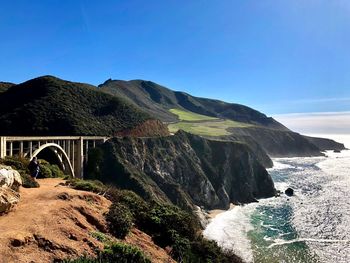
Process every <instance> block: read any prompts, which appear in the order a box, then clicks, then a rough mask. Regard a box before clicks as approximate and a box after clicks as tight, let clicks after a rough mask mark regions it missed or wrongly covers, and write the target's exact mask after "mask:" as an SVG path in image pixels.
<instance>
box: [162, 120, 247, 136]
mask: <svg viewBox="0 0 350 263" xmlns="http://www.w3.org/2000/svg"><path fill="white" fill-rule="evenodd" d="M251 126H253V125H250V124H246V123H242V122H237V121H231V120H219V121H217V120H216V121H206V122H203V121H201V122H178V123H173V124H170V125H169V126H168V128H169V131H170V132H172V133H175V132H176V131H178V130H179V129H181V130H184V131H187V132H190V133H193V134H197V135H203V136H223V135H230V134H231V133H230V132H229V131H227V129H228V128H246V127H251Z"/></svg>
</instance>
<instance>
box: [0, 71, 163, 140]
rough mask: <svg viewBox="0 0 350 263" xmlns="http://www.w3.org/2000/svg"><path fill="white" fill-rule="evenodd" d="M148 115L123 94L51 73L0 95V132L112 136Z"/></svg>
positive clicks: (132, 126)
mask: <svg viewBox="0 0 350 263" xmlns="http://www.w3.org/2000/svg"><path fill="white" fill-rule="evenodd" d="M151 119H152V117H150V116H149V115H148V114H146V113H144V112H143V111H141V110H139V109H138V108H136V107H135V106H133V105H131V104H130V103H128V102H127V101H126V100H124V99H122V98H117V97H113V96H110V95H108V94H106V93H103V92H100V91H98V90H97V89H96V88H95V87H94V86H91V85H87V84H82V83H76V82H69V81H64V80H61V79H58V78H55V77H51V76H45V77H40V78H36V79H33V80H29V81H27V82H24V83H22V84H19V85H15V86H12V87H11V88H9V89H8V90H7V91H6V92H3V93H1V95H0V123H2V125H1V126H0V134H1V135H31V136H33V135H106V136H111V135H114V134H116V133H118V132H121V131H123V130H128V129H132V128H135V127H137V126H138V125H140V124H142V123H143V122H145V121H146V120H151ZM164 129H165V130H166V128H164Z"/></svg>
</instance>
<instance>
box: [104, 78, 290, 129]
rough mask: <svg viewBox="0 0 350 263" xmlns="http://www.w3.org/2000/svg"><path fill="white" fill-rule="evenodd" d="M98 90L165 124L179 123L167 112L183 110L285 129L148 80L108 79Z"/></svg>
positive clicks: (243, 109)
mask: <svg viewBox="0 0 350 263" xmlns="http://www.w3.org/2000/svg"><path fill="white" fill-rule="evenodd" d="M99 88H100V90H101V91H104V92H106V93H110V94H112V95H118V96H121V97H124V98H129V100H130V101H132V102H134V103H135V104H136V105H138V106H140V107H142V108H143V109H145V110H147V111H148V112H149V113H151V114H154V115H155V116H159V118H160V119H161V120H163V121H166V122H172V121H177V120H178V118H177V116H176V114H173V113H171V112H169V110H170V109H184V110H187V111H190V112H194V113H197V114H203V115H207V116H211V117H217V118H222V119H230V120H234V121H239V122H244V123H250V124H256V125H262V126H265V127H271V128H276V129H281V130H287V128H286V127H284V126H283V125H282V124H280V123H278V122H277V121H275V120H274V119H273V118H269V117H267V116H266V115H265V114H262V113H260V112H258V111H256V110H254V109H252V108H249V107H247V106H244V105H240V104H235V103H226V102H223V101H219V100H213V99H205V98H198V97H194V96H191V95H190V94H187V93H185V92H179V91H172V90H170V89H168V88H165V87H163V86H160V85H158V84H156V83H154V82H151V81H144V80H131V81H122V80H108V81H106V82H105V83H103V84H101V85H99Z"/></svg>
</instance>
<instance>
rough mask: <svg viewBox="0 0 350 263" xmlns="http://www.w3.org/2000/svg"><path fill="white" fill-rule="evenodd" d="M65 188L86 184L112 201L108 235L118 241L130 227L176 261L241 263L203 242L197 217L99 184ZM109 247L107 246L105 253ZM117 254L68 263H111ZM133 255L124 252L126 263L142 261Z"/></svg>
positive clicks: (212, 244) (92, 183)
mask: <svg viewBox="0 0 350 263" xmlns="http://www.w3.org/2000/svg"><path fill="white" fill-rule="evenodd" d="M67 185H70V186H71V187H73V188H75V189H81V190H83V189H84V190H86V189H87V187H86V186H87V185H89V187H88V188H89V189H90V190H91V191H93V192H100V193H103V195H104V196H106V197H107V198H108V199H110V200H111V201H112V203H113V204H112V206H111V207H110V210H109V212H108V213H107V214H106V220H107V222H108V226H109V232H110V233H112V234H113V235H114V236H116V237H117V238H119V239H124V238H125V237H126V236H127V235H128V233H129V232H130V230H131V228H132V227H136V228H138V229H140V230H142V231H144V232H145V233H147V234H148V235H150V236H151V237H152V240H153V241H154V242H155V243H156V244H157V245H158V246H160V247H162V248H167V250H168V251H169V253H170V255H171V256H172V257H173V258H174V259H175V260H176V261H178V262H217V263H219V262H220V263H221V262H224V263H225V262H227V263H229V262H231V263H234V262H241V259H240V258H238V257H237V256H235V255H234V254H232V253H231V252H228V251H223V250H222V249H221V248H219V247H218V245H217V244H216V243H215V242H214V241H208V240H206V239H204V238H203V237H202V235H201V231H200V230H201V227H200V223H199V221H198V218H197V217H196V216H195V215H194V214H192V213H191V212H188V211H184V210H182V209H180V208H179V207H177V206H174V205H171V204H167V203H164V202H158V201H155V200H148V201H146V200H144V199H143V198H141V197H140V196H138V195H137V194H135V193H134V192H132V191H128V190H120V189H118V188H116V187H112V186H105V185H103V184H101V183H100V182H98V181H89V180H87V181H82V180H78V179H73V180H69V181H67ZM110 245H111V244H108V243H107V246H106V248H107V251H108V247H109V246H110ZM130 250H133V249H132V248H128V249H125V250H124V252H123V253H126V252H125V251H130ZM133 251H134V250H133ZM136 252H137V251H136ZM120 253H121V252H120V250H118V251H113V250H112V252H111V250H109V252H108V253H107V252H106V250H105V251H102V252H101V253H100V254H99V256H98V257H97V258H89V257H81V258H78V259H76V260H73V261H67V262H72V263H73V262H74V263H80V262H100V261H98V260H100V259H104V260H105V261H103V262H113V261H109V260H112V259H114V258H117V257H119V256H121V254H120ZM136 254H139V252H137V253H136ZM132 255H135V253H129V252H128V253H126V254H125V255H124V259H127V260H126V261H125V262H145V261H143V260H145V259H144V258H143V256H140V259H135V258H134V261H133V260H131V258H132ZM139 260H140V261H139ZM121 262H123V261H121Z"/></svg>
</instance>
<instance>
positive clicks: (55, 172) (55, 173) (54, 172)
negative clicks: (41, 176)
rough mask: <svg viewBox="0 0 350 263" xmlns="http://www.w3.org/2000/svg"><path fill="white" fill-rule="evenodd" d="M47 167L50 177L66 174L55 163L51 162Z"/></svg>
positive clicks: (61, 176)
mask: <svg viewBox="0 0 350 263" xmlns="http://www.w3.org/2000/svg"><path fill="white" fill-rule="evenodd" d="M49 169H50V170H51V173H52V177H54V178H64V177H65V176H66V175H65V174H64V173H63V171H62V170H61V169H60V168H59V167H58V165H56V164H51V165H50V166H49Z"/></svg>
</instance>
